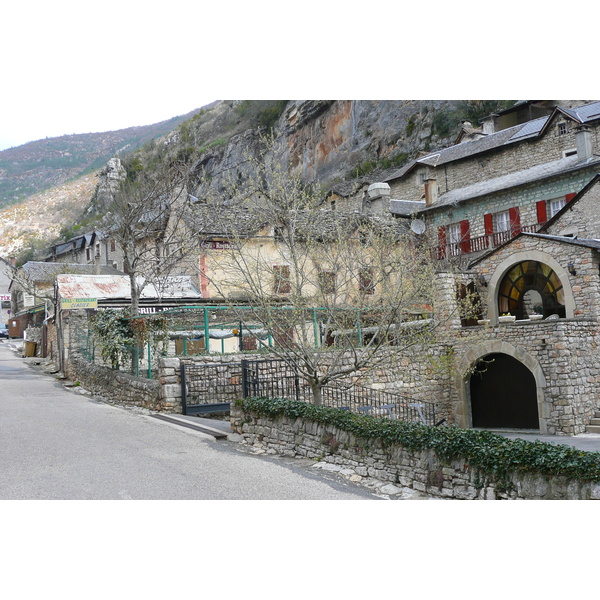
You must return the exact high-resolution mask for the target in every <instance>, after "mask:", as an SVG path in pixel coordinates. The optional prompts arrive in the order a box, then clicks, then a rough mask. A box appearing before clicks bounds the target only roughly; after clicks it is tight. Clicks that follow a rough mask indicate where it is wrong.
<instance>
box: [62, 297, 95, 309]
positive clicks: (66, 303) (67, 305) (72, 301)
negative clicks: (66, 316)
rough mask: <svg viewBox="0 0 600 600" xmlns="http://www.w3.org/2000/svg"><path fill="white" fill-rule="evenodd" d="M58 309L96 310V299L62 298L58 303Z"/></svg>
mask: <svg viewBox="0 0 600 600" xmlns="http://www.w3.org/2000/svg"><path fill="white" fill-rule="evenodd" d="M60 307H61V308H62V309H63V310H78V309H80V308H98V298H62V299H61V301H60Z"/></svg>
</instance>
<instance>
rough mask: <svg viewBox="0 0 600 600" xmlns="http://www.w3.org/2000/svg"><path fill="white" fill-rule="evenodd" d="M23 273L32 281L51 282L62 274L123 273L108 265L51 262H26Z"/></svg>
mask: <svg viewBox="0 0 600 600" xmlns="http://www.w3.org/2000/svg"><path fill="white" fill-rule="evenodd" d="M22 269H23V272H24V273H25V275H26V276H27V278H28V279H29V280H30V281H34V282H50V281H53V280H54V278H55V277H56V275H59V274H61V273H66V274H78V275H121V274H122V271H117V270H116V269H114V268H113V267H109V266H106V265H80V264H69V263H50V262H35V261H30V262H26V263H25V264H24V265H23V267H22Z"/></svg>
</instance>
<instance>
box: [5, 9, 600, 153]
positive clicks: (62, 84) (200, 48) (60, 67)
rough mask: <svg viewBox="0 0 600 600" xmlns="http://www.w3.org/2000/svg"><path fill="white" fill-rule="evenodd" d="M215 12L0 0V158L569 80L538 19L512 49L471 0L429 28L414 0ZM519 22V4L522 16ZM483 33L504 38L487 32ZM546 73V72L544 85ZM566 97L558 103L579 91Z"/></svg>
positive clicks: (511, 94)
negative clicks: (357, 105)
mask: <svg viewBox="0 0 600 600" xmlns="http://www.w3.org/2000/svg"><path fill="white" fill-rule="evenodd" d="M213 4H214V5H215V6H206V3H199V2H194V1H193V0H192V1H190V0H185V1H183V0H168V1H164V0H163V1H161V2H158V1H156V0H145V1H143V2H142V1H139V0H118V1H115V0H102V1H96V0H86V1H83V0H77V1H74V0H54V1H52V2H50V1H48V0H43V1H41V0H28V1H27V2H18V3H17V2H6V3H4V5H3V8H2V11H1V12H0V57H1V61H0V150H1V149H4V148H8V147H11V146H18V145H21V144H24V143H26V142H28V141H32V140H37V139H42V138H44V137H54V136H60V135H64V134H71V133H87V132H90V131H109V130H114V129H122V128H125V127H130V126H134V125H147V124H150V123H155V122H158V121H162V120H165V119H168V118H171V117H174V116H176V115H181V114H185V113H187V112H189V111H191V110H193V109H195V108H198V107H200V106H202V105H204V104H207V103H209V102H212V101H213V100H217V99H265V98H271V99H284V98H296V99H306V98H314V99H317V98H330V99H340V98H358V99H430V98H436V99H456V98H470V99H474V98H480V99H481V98H483V99H486V98H494V99H504V98H515V99H526V97H531V96H532V94H527V93H526V92H525V90H527V91H529V89H530V87H528V86H531V84H532V83H534V84H535V85H539V83H540V81H551V82H552V83H553V85H554V88H553V89H555V88H556V86H560V85H564V84H565V81H566V78H567V77H569V76H571V75H572V73H573V71H572V68H569V69H567V70H565V71H564V72H562V74H561V77H559V78H557V77H556V70H555V67H556V64H555V60H556V59H555V58H552V57H551V53H550V52H549V51H544V52H541V51H537V50H536V44H535V42H536V37H535V35H536V33H535V32H536V31H539V30H540V29H543V28H541V27H540V23H539V18H538V17H537V15H535V19H536V21H535V22H536V28H532V27H530V28H528V31H527V36H521V37H520V38H519V39H518V40H517V38H514V39H513V38H511V39H512V41H511V40H510V39H508V38H507V37H506V31H508V30H507V29H503V28H506V26H507V25H508V24H510V30H514V27H515V17H514V15H512V16H511V14H512V13H511V11H510V10H506V11H505V12H504V13H502V12H498V11H492V10H491V9H487V10H489V11H491V12H490V15H492V16H489V15H486V12H485V11H486V9H485V8H482V6H481V3H480V2H475V1H471V0H468V1H467V0H462V1H461V0H458V1H455V2H454V3H444V4H443V5H442V4H440V5H436V6H437V8H436V14H438V15H439V17H440V18H439V19H438V21H439V22H438V21H435V20H433V19H432V18H431V15H428V17H427V25H426V26H425V25H424V21H423V19H424V17H425V14H424V12H423V7H424V5H419V4H418V3H417V5H416V6H413V5H411V6H406V3H401V2H395V3H389V2H381V1H380V0H372V1H371V2H369V3H368V6H367V5H365V4H363V3H361V5H360V6H361V8H360V10H358V8H357V6H358V5H354V4H352V3H347V2H341V1H339V0H330V1H328V0H319V1H316V0H304V1H303V2H302V3H301V4H290V5H289V7H288V4H283V3H274V2H272V1H271V0H254V1H253V2H248V1H245V2H242V1H238V0H236V1H229V2H223V3H213ZM450 4H451V6H450ZM510 4H511V2H510V1H509V2H508V4H507V5H506V6H508V5H510ZM447 5H448V6H447ZM353 7H354V8H353ZM532 10H533V9H532ZM527 16H528V9H527V7H526V6H524V5H523V6H521V8H520V9H519V20H520V22H521V23H524V22H525V20H526V18H527ZM417 24H418V26H416V25H417ZM493 25H497V26H498V27H499V28H500V29H502V33H503V37H502V40H499V38H498V37H494V36H493V35H489V33H490V27H491V26H493ZM484 34H485V35H484ZM592 37H593V36H592ZM491 39H494V40H495V41H494V44H493V45H489V40H491ZM500 41H501V42H502V43H501V44H500V45H499V42H500ZM517 41H518V44H517V43H516V42H517ZM527 43H531V44H532V46H533V49H528V47H527ZM578 44H579V42H578ZM579 48H580V46H579V45H578V49H579ZM547 50H548V49H547ZM456 57H459V58H458V59H457V58H456ZM534 64H535V69H532V65H534ZM545 65H549V67H548V68H551V69H553V71H552V72H553V76H552V77H551V78H547V79H546V80H544V68H545ZM550 65H552V66H551V67H550ZM507 73H508V74H509V77H507V76H506V75H507ZM533 74H535V77H532V76H531V75H533ZM519 77H521V79H519ZM490 82H491V88H486V87H485V85H486V84H487V85H489V84H490ZM521 82H525V90H523V88H522V87H519V85H520V84H521ZM522 90H523V93H519V92H521V91H522ZM571 92H572V88H568V89H567V90H566V91H565V94H563V97H568V98H573V97H578V96H577V95H575V96H574V95H573V94H572V93H571ZM539 95H541V94H539ZM582 97H585V98H586V99H587V96H582Z"/></svg>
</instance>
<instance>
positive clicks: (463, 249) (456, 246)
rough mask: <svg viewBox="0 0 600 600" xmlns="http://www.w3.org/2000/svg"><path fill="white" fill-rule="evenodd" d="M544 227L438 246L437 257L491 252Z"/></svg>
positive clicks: (514, 230)
mask: <svg viewBox="0 0 600 600" xmlns="http://www.w3.org/2000/svg"><path fill="white" fill-rule="evenodd" d="M542 225H544V223H536V224H535V225H524V226H522V227H518V228H514V229H511V230H508V231H501V232H498V233H490V234H487V235H481V236H479V237H473V238H468V239H465V240H462V241H460V242H455V243H450V244H446V245H445V246H441V245H438V246H437V248H436V255H437V258H438V259H442V258H446V257H450V256H460V255H462V254H473V253H474V252H484V251H485V250H491V249H493V248H497V247H498V246H501V245H502V244H504V243H506V242H508V241H509V240H511V239H512V238H513V237H515V236H516V235H518V234H519V233H521V232H525V233H537V231H538V230H539V228H540V227H542Z"/></svg>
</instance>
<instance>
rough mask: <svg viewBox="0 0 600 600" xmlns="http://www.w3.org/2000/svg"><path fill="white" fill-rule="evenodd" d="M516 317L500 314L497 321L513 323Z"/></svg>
mask: <svg viewBox="0 0 600 600" xmlns="http://www.w3.org/2000/svg"><path fill="white" fill-rule="evenodd" d="M516 319H517V317H516V316H515V315H502V316H501V317H498V323H514V321H516Z"/></svg>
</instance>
